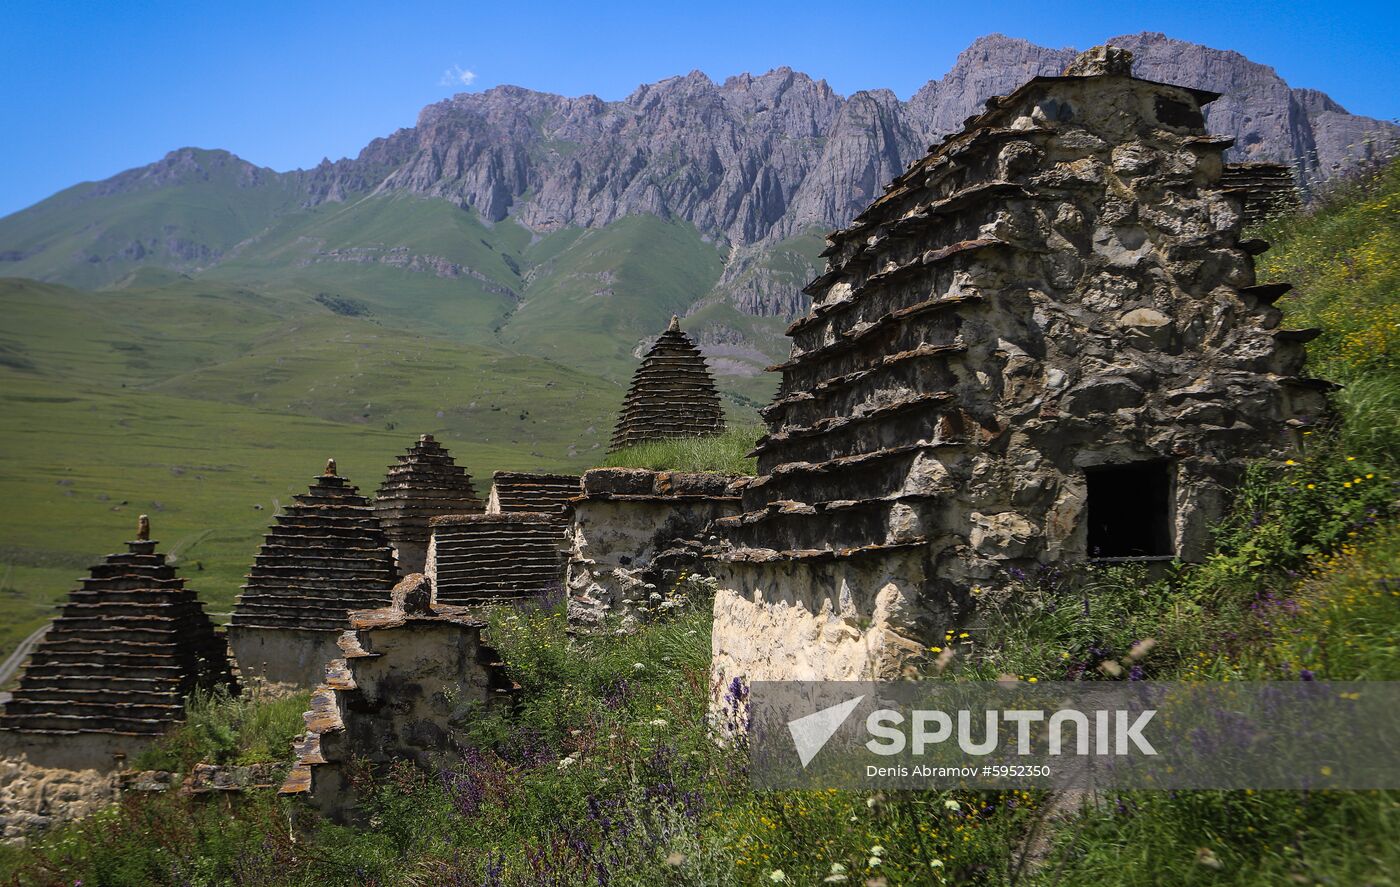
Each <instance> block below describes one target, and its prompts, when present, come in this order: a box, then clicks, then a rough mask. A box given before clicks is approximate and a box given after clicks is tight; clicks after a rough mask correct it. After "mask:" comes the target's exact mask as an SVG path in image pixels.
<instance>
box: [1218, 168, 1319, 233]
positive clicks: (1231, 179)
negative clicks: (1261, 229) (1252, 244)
mask: <svg viewBox="0 0 1400 887" xmlns="http://www.w3.org/2000/svg"><path fill="white" fill-rule="evenodd" d="M1220 188H1221V190H1224V191H1228V192H1232V193H1235V194H1238V195H1239V196H1240V197H1241V199H1242V200H1243V201H1244V224H1245V225H1246V226H1249V225H1253V224H1255V223H1257V222H1262V221H1264V220H1265V219H1268V218H1272V217H1273V216H1277V215H1280V214H1282V213H1287V212H1292V211H1293V210H1296V209H1297V208H1298V207H1299V206H1301V205H1302V198H1301V197H1300V196H1299V194H1298V182H1297V180H1296V179H1295V178H1294V176H1293V169H1292V167H1289V166H1287V165H1285V164H1282V163H1227V164H1225V169H1224V170H1223V171H1222V172H1221V174H1220Z"/></svg>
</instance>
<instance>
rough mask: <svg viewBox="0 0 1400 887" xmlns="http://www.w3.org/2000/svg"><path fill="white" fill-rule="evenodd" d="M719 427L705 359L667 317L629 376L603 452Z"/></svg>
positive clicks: (676, 322) (716, 399) (721, 420)
mask: <svg viewBox="0 0 1400 887" xmlns="http://www.w3.org/2000/svg"><path fill="white" fill-rule="evenodd" d="M723 431H724V409H723V407H721V406H720V402H719V393H718V392H717V391H716V390H715V383H714V379H712V378H711V377H710V371H709V369H708V368H707V367H706V366H705V358H704V356H702V355H701V354H700V349H699V348H697V347H696V346H695V343H694V342H693V341H691V339H690V337H689V336H687V335H686V334H685V333H683V332H681V326H680V319H679V318H677V317H675V316H672V317H671V325H670V326H669V327H667V328H666V331H665V332H664V333H662V334H661V337H660V338H659V339H657V340H656V344H655V345H653V346H651V350H650V351H648V352H647V355H646V357H645V358H643V359H642V365H641V366H639V367H637V372H636V373H635V374H633V376H632V387H631V388H630V389H628V391H627V397H626V399H625V400H624V401H623V402H622V415H621V416H619V417H618V420H617V427H616V428H615V429H613V437H612V444H611V445H610V446H609V448H608V449H609V452H612V451H614V450H618V449H621V448H622V447H626V446H631V445H632V444H636V443H641V442H642V441H647V440H661V439H663V438H670V437H701V436H703V435H707V434H719V433H721V432H723Z"/></svg>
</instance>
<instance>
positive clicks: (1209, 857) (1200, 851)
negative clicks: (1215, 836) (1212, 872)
mask: <svg viewBox="0 0 1400 887" xmlns="http://www.w3.org/2000/svg"><path fill="white" fill-rule="evenodd" d="M1196 863H1197V864H1198V865H1203V866H1205V867H1206V868H1208V869H1220V868H1224V866H1223V865H1222V864H1221V862H1220V858H1219V857H1217V856H1216V855H1215V851H1214V850H1211V849H1210V848H1209V847H1197V848H1196Z"/></svg>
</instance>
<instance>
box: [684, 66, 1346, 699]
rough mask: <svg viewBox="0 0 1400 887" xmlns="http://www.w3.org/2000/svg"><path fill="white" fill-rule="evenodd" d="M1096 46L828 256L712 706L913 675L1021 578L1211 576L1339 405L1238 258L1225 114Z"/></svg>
mask: <svg viewBox="0 0 1400 887" xmlns="http://www.w3.org/2000/svg"><path fill="white" fill-rule="evenodd" d="M1097 53H1098V55H1097V57H1094V56H1089V55H1086V56H1085V57H1081V59H1080V61H1079V62H1077V63H1076V64H1077V67H1075V68H1073V69H1072V70H1071V71H1070V72H1067V74H1066V75H1065V76H1060V77H1038V78H1035V79H1034V80H1031V81H1030V82H1028V83H1026V84H1025V85H1024V86H1022V87H1021V88H1019V89H1017V90H1016V91H1014V92H1013V93H1012V94H1011V95H1009V96H1005V97H1000V98H994V99H992V100H990V101H989V102H988V103H987V110H986V111H985V112H984V113H982V114H980V115H978V116H976V117H974V118H971V119H969V121H968V122H967V124H966V126H965V127H964V129H963V130H962V131H961V132H960V133H957V134H955V135H953V136H951V137H949V138H948V139H947V140H946V141H944V142H943V143H942V144H940V145H938V146H935V147H934V148H933V149H932V150H931V152H930V153H929V154H928V156H926V157H925V158H923V159H921V160H919V161H917V162H915V163H914V164H912V165H911V167H910V168H909V169H908V170H907V171H906V172H905V173H904V174H902V175H901V176H900V177H898V178H897V179H896V180H895V181H894V182H893V183H891V184H890V185H889V186H888V187H887V189H886V191H885V194H884V195H883V196H882V197H880V198H879V199H877V200H876V201H875V202H874V203H873V204H872V205H871V206H870V207H869V208H868V209H867V210H866V211H865V212H863V213H862V214H861V215H860V216H859V217H857V219H856V220H855V221H854V223H853V224H852V225H851V226H850V227H849V228H846V229H844V230H841V231H837V232H835V233H833V234H831V235H829V237H828V241H829V245H828V248H827V249H826V251H825V253H824V255H825V256H826V257H827V259H828V266H827V270H826V272H825V273H824V274H822V275H821V276H819V277H818V278H817V279H816V280H815V281H813V282H812V283H811V284H810V285H809V286H808V288H807V292H808V293H809V294H810V295H811V296H812V297H813V300H814V302H813V306H812V309H811V311H810V313H808V314H807V315H806V316H805V317H802V318H800V319H798V320H797V321H795V322H794V323H793V324H792V325H791V327H790V328H789V335H790V336H791V337H792V339H793V348H792V355H791V358H790V359H789V360H788V361H786V362H785V363H783V364H781V365H779V366H777V367H774V368H773V369H775V370H776V371H779V372H781V373H782V382H781V385H780V388H779V392H778V395H777V397H776V399H775V400H774V402H773V403H772V404H771V405H769V406H768V407H766V408H765V409H764V410H763V411H762V412H763V415H764V417H765V420H766V421H767V424H768V432H767V434H766V435H765V436H764V437H763V438H762V439H761V440H760V441H759V442H758V445H757V449H756V454H757V457H758V475H759V476H758V477H757V478H756V479H755V480H754V481H753V482H752V483H751V484H749V485H748V486H747V487H746V488H745V490H744V493H743V508H744V512H743V513H742V514H741V515H738V516H734V517H726V518H721V519H719V520H717V521H716V522H715V525H714V531H715V532H716V533H718V534H719V535H720V536H721V537H722V542H721V544H720V545H718V546H716V547H715V548H714V549H713V550H712V551H711V552H710V557H711V558H712V560H713V563H712V564H711V569H712V572H713V574H714V575H715V576H716V578H717V579H719V580H720V590H719V592H718V595H717V599H716V604H715V617H716V622H715V631H714V654H715V655H714V670H713V674H712V679H713V680H714V681H715V684H716V686H724V684H725V683H726V682H727V681H729V680H731V679H732V678H734V677H740V676H742V677H745V678H747V679H750V680H757V679H765V678H772V679H793V678H829V679H831V678H835V679H856V678H866V677H882V678H888V677H895V676H898V675H899V674H901V673H902V671H903V670H904V669H905V668H906V667H907V666H908V665H909V664H910V663H911V661H913V660H915V659H917V658H918V657H919V656H920V655H922V654H923V652H924V651H926V650H927V649H928V645H929V644H930V643H933V642H934V640H935V639H936V638H940V637H941V636H942V631H943V630H945V629H946V628H948V627H951V626H953V625H956V624H960V623H961V622H962V621H963V620H965V619H967V618H968V614H969V603H970V601H971V599H972V596H973V590H974V589H980V590H981V591H982V592H985V593H989V594H996V593H1000V590H1001V589H1005V588H1009V587H1010V586H1011V582H1012V580H1011V578H1010V577H1012V576H1013V575H1014V574H1015V571H1017V570H1027V571H1029V570H1032V569H1034V568H1035V567H1036V566H1037V565H1040V564H1046V563H1053V562H1059V561H1067V562H1073V561H1082V560H1085V559H1087V558H1090V557H1093V556H1115V555H1122V556H1125V557H1128V558H1132V559H1144V560H1149V561H1154V560H1168V559H1170V558H1172V557H1181V558H1183V559H1187V560H1191V559H1195V558H1199V557H1201V556H1202V555H1203V554H1204V552H1205V550H1206V542H1207V535H1206V534H1207V527H1208V526H1209V524H1210V523H1211V521H1212V520H1213V519H1214V518H1216V517H1217V516H1218V515H1220V514H1221V512H1222V509H1223V507H1224V503H1225V496H1226V492H1227V491H1228V490H1229V488H1230V487H1231V486H1232V485H1233V484H1234V483H1235V482H1236V481H1237V480H1238V477H1239V474H1240V471H1241V467H1242V465H1243V462H1244V460H1245V459H1246V458H1248V457H1253V456H1266V455H1271V454H1276V453H1279V452H1281V451H1284V450H1287V449H1288V448H1290V447H1292V446H1293V445H1295V443H1296V436H1295V435H1296V434H1297V433H1298V432H1299V431H1300V430H1301V429H1303V428H1305V427H1307V426H1308V425H1309V424H1310V423H1312V422H1314V421H1315V420H1316V419H1317V418H1318V417H1319V416H1320V415H1321V414H1322V413H1323V412H1324V410H1325V409H1326V404H1325V398H1324V387H1325V386H1323V385H1322V384H1321V383H1318V382H1315V381H1313V380H1309V379H1306V378H1304V377H1302V375H1301V371H1302V365H1303V359H1304V351H1303V345H1302V343H1303V342H1304V341H1306V340H1307V338H1308V337H1309V336H1310V335H1312V332H1311V331H1286V330H1280V329H1278V324H1279V320H1280V313H1279V311H1278V310H1277V309H1276V308H1274V307H1273V302H1274V300H1275V299H1277V298H1278V297H1279V295H1281V294H1282V293H1283V292H1285V291H1286V290H1287V285H1284V284H1273V283H1270V284H1262V285H1261V284H1260V283H1259V282H1258V281H1256V280H1255V275H1254V262H1253V258H1252V256H1253V254H1255V253H1257V252H1260V251H1262V250H1263V249H1266V248H1267V244H1264V243H1262V242H1258V241H1253V242H1243V243H1242V242H1241V241H1240V228H1241V222H1242V218H1241V215H1242V212H1241V199H1240V197H1239V195H1238V194H1236V193H1233V192H1231V191H1228V190H1224V189H1222V187H1221V184H1220V178H1221V171H1222V164H1221V160H1220V156H1221V152H1223V151H1224V150H1225V149H1226V148H1227V147H1229V144H1230V142H1229V140H1227V139H1220V138H1215V137H1212V136H1211V135H1209V134H1208V133H1207V132H1206V131H1205V129H1204V123H1203V118H1202V114H1201V110H1200V108H1201V105H1202V104H1204V103H1205V102H1208V101H1210V100H1211V99H1212V98H1214V95H1213V94H1211V93H1205V92H1201V91H1199V90H1192V89H1186V88H1182V87H1177V86H1171V85H1167V84H1161V83H1155V82H1150V81H1145V80H1138V79H1134V78H1132V77H1131V76H1130V75H1129V70H1130V67H1129V66H1130V59H1131V56H1130V54H1128V53H1126V52H1123V51H1121V50H1117V49H1113V48H1102V47H1101V48H1099V50H1098V51H1097ZM1115 471H1118V472H1123V473H1118V474H1115V473H1114V472H1115ZM1135 484H1141V486H1142V491H1141V493H1140V494H1139V491H1138V490H1136V489H1135V488H1134V485H1135ZM1125 509H1126V510H1125ZM1134 509H1136V510H1134ZM1139 523H1140V524H1141V525H1142V526H1143V527H1160V534H1158V535H1152V536H1151V538H1150V539H1149V538H1148V533H1149V531H1148V530H1144V531H1143V534H1141V536H1140V537H1133V536H1132V535H1131V534H1126V535H1125V534H1124V533H1122V532H1120V530H1121V529H1122V527H1124V526H1137V525H1138V524H1139ZM1150 532H1151V533H1152V534H1156V533H1157V531H1156V530H1155V529H1154V530H1151V531H1150ZM1091 545H1092V548H1093V550H1091ZM775 649H776V650H781V651H783V652H782V654H781V655H774V653H773V651H774V650H775Z"/></svg>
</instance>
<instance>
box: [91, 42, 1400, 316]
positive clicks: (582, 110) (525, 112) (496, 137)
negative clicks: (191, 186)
mask: <svg viewBox="0 0 1400 887" xmlns="http://www.w3.org/2000/svg"><path fill="white" fill-rule="evenodd" d="M1108 42H1110V43H1112V44H1114V45H1117V46H1121V47H1124V48H1126V49H1129V50H1131V51H1132V52H1133V53H1134V55H1135V56H1136V62H1135V71H1136V74H1137V76H1138V77H1142V78H1146V79H1152V80H1158V81H1162V82H1166V83H1174V84H1180V85H1183V86H1189V87H1196V88H1202V89H1207V90H1212V91H1216V92H1220V93H1223V95H1222V97H1221V98H1220V99H1218V100H1217V101H1215V102H1214V103H1212V104H1210V105H1209V106H1207V113H1206V116H1207V125H1208V128H1209V129H1210V131H1211V132H1213V133H1216V134H1218V135H1225V136H1231V137H1233V138H1234V139H1235V140H1236V143H1235V146H1234V147H1232V148H1231V149H1229V151H1228V152H1227V153H1226V155H1225V160H1226V161H1227V162H1237V161H1242V160H1254V161H1264V160H1267V161H1275V162H1282V163H1287V164H1289V165H1290V166H1292V167H1294V168H1295V169H1296V170H1297V172H1298V177H1299V180H1300V183H1301V184H1303V185H1304V186H1305V187H1306V186H1311V185H1315V184H1316V183H1318V182H1320V181H1322V180H1324V179H1326V178H1328V177H1329V176H1332V175H1335V174H1336V173H1338V172H1339V171H1342V170H1344V169H1345V168H1346V167H1348V166H1349V165H1352V164H1355V163H1356V162H1358V161H1359V160H1362V159H1364V158H1367V157H1369V156H1371V155H1374V154H1377V153H1380V152H1382V151H1384V150H1387V148H1388V147H1390V146H1394V145H1395V144H1397V143H1400V127H1397V126H1395V125H1394V124H1391V123H1386V122H1382V121H1379V120H1373V119H1370V118H1366V117H1359V116H1356V115H1353V114H1349V113H1347V111H1346V110H1345V109H1344V108H1342V107H1341V106H1340V105H1338V104H1337V103H1336V102H1334V101H1333V100H1332V99H1330V98H1329V97H1328V96H1326V95H1324V94H1322V93H1320V92H1317V91H1315V90H1309V89H1293V88H1290V87H1289V85H1288V84H1287V83H1285V82H1284V81H1283V80H1282V79H1281V78H1280V77H1279V76H1278V74H1277V73H1275V72H1274V70H1273V69H1272V68H1269V67H1267V66H1265V65H1260V64H1257V63H1255V62H1252V61H1250V60H1249V59H1247V58H1245V57H1244V56H1242V55H1240V54H1239V53H1237V52H1231V51H1227V50H1218V49H1212V48H1210V47H1206V46H1201V45H1198V44H1193V43H1185V42H1182V41H1179V40H1172V39H1170V38H1168V37H1166V36H1164V35H1162V34H1155V33H1143V34H1136V35H1129V36H1123V37H1115V38H1111V39H1110V40H1109V41H1108ZM1074 55H1075V51H1074V50H1073V49H1069V48H1065V49H1048V48H1046V47H1043V46H1037V45H1035V44H1033V43H1030V42H1028V41H1025V40H1019V39H1013V38H1009V37H1005V36H1002V35H999V34H994V35H991V36H987V37H982V38H979V39H978V40H976V41H974V42H973V44H972V45H971V46H969V47H968V48H967V49H966V50H965V51H964V52H963V53H962V54H961V55H959V57H958V59H957V61H956V63H955V64H954V65H953V67H952V69H951V70H949V71H948V73H947V74H946V75H944V76H943V77H942V79H939V80H931V81H929V82H928V83H927V84H926V85H925V86H924V87H923V88H921V89H920V90H918V92H916V93H915V94H914V95H913V96H912V97H910V98H909V100H907V101H902V100H900V99H899V98H898V97H897V96H895V95H894V94H893V93H892V92H890V91H889V90H872V91H862V92H858V93H856V94H854V95H852V96H849V97H842V96H840V95H837V94H836V93H834V92H833V91H832V90H831V88H830V87H829V86H828V85H827V84H826V83H825V82H824V81H820V80H813V79H812V78H811V77H808V76H807V75H806V74H802V73H800V72H797V71H793V70H791V69H789V68H778V69H776V70H773V71H769V72H768V73H766V74H763V75H761V76H751V75H748V74H743V75H739V76H736V77H731V78H729V79H728V80H726V81H724V82H723V83H715V82H713V81H711V80H710V79H709V78H708V77H706V76H705V75H704V74H702V73H700V72H698V71H696V72H692V73H690V74H688V75H686V76H684V77H673V78H670V79H667V80H662V81H660V82H659V83H654V84H649V85H644V86H641V87H638V89H637V90H636V91H635V92H633V93H632V94H631V95H630V96H628V97H627V98H626V99H623V100H622V101H616V102H605V101H603V100H601V99H599V98H598V97H596V96H582V97H579V98H565V97H562V96H557V95H549V94H546V93H539V92H534V91H531V90H528V89H522V88H520V87H515V86H501V87H496V88H494V89H490V90H486V91H484V92H480V93H463V94H460V95H456V96H453V97H452V98H450V99H447V100H445V101H442V102H438V103H436V104H433V105H430V106H428V107H427V108H425V109H423V111H422V112H421V114H420V115H419V119H418V122H417V125H416V126H414V127H412V128H408V129H402V130H399V131H398V132H395V133H393V134H392V135H389V136H387V137H385V138H381V139H376V140H374V141H373V142H371V143H370V144H369V145H368V146H366V147H365V149H364V150H363V151H362V152H361V153H360V155H359V156H358V157H356V158H354V159H342V160H339V161H335V162H331V161H329V160H326V161H322V163H321V164H320V165H318V166H317V167H315V168H314V169H310V170H304V171H303V170H298V171H294V172H290V173H284V174H279V173H275V172H273V171H271V170H265V169H259V168H257V167H255V166H253V165H252V164H248V163H246V162H244V161H242V160H239V159H238V158H236V157H233V156H232V155H229V154H227V153H226V152H194V151H190V150H182V151H177V152H172V153H171V155H169V156H168V157H166V158H165V159H164V160H162V161H160V162H158V163H156V164H152V165H151V166H148V167H143V168H141V169H138V170H130V171H128V172H125V173H122V174H120V175H118V176H115V177H113V178H111V179H109V180H107V181H106V182H102V183H98V185H97V186H95V187H94V188H92V189H89V190H86V191H84V192H83V195H82V196H81V198H78V199H86V198H87V197H90V196H97V195H101V194H104V193H111V192H114V191H123V190H136V189H147V188H158V187H162V186H164V185H166V184H179V183H181V182H189V181H191V180H200V179H207V178H208V177H211V176H215V177H219V178H220V179H221V180H224V181H227V180H229V179H234V180H236V182H237V184H238V185H239V186H240V187H247V188H256V187H266V188H280V189H284V190H286V191H287V192H288V197H289V199H290V200H293V201H295V202H297V203H300V204H301V205H304V206H312V205H316V204H319V203H322V202H327V201H343V200H348V199H351V198H354V197H358V196H363V195H365V194H369V193H374V192H376V191H378V192H400V193H411V194H417V195H422V196H427V197H440V198H444V199H447V200H450V201H452V202H454V203H457V204H458V205H461V206H464V207H472V208H474V209H475V210H476V211H477V212H479V213H480V214H481V215H482V216H483V217H484V218H485V219H487V220H489V221H500V220H502V219H504V218H506V217H507V216H514V217H515V218H516V219H517V220H518V221H519V222H521V223H522V224H524V225H526V226H527V227H530V228H532V229H534V230H536V231H540V232H546V231H550V230H555V229H557V228H561V227H568V226H582V227H598V226H602V225H606V224H608V223H610V222H613V221H616V220H617V219H619V218H622V217H624V216H629V215H638V214H652V215H656V216H659V217H661V218H667V219H678V220H681V221H684V222H687V223H690V224H693V225H694V226H695V227H696V228H697V229H698V230H699V231H700V232H701V233H702V234H703V235H704V236H706V237H708V238H712V239H713V240H714V241H715V242H716V243H717V244H718V245H720V246H723V247H729V248H730V250H729V254H730V256H731V259H732V261H731V263H730V264H731V266H732V267H727V268H726V271H725V275H724V279H723V280H722V281H721V284H720V286H719V287H717V289H716V293H715V294H714V298H719V299H724V300H727V301H729V302H730V303H731V304H733V305H735V306H736V307H737V308H739V310H741V311H744V312H746V313H749V314H756V315H787V316H794V315H795V314H797V313H800V311H802V310H804V309H805V307H806V302H805V298H804V297H801V296H800V295H798V294H795V293H794V291H793V288H792V287H791V285H790V283H789V281H788V279H787V278H788V276H790V273H797V274H798V275H799V276H802V274H804V273H806V272H805V270H801V271H799V270H794V271H792V272H790V273H783V272H775V271H773V270H772V268H771V267H770V266H771V265H773V264H774V262H773V260H774V254H773V250H775V249H780V247H778V243H779V242H780V241H782V240H784V239H787V238H792V237H794V236H796V235H801V234H806V233H811V232H821V231H826V230H829V229H832V228H836V227H840V226H842V225H845V224H847V223H848V222H850V221H851V219H852V218H853V217H854V216H855V214H856V213H857V212H858V211H859V210H860V209H861V208H862V207H864V206H865V205H867V204H868V203H869V202H870V201H871V200H873V199H874V198H875V197H877V196H878V195H879V193H880V189H881V188H882V187H883V186H884V184H885V183H886V182H888V181H890V180H891V179H892V178H894V176H896V175H897V174H898V173H900V172H901V171H903V170H904V168H905V167H906V166H907V165H908V164H909V163H910V162H911V161H913V160H915V159H917V158H919V157H921V156H922V155H923V154H924V152H925V150H926V149H927V147H928V146H929V145H930V144H931V143H933V142H937V141H939V140H940V139H942V138H943V137H944V136H946V135H948V134H949V133H952V132H954V131H956V130H957V129H959V128H960V127H961V125H962V123H963V121H964V120H965V119H966V118H967V117H969V116H970V115H972V114H974V113H977V112H980V111H981V110H982V108H983V107H984V103H985V102H986V100H987V99H988V98H990V97H992V96H995V95H1004V94H1006V93H1009V92H1011V91H1012V90H1013V89H1015V88H1016V87H1017V86H1019V85H1020V84H1022V83H1024V82H1025V81H1027V80H1028V79H1030V78H1032V77H1035V76H1037V75H1052V74H1059V73H1060V72H1061V71H1062V70H1063V69H1064V67H1065V66H1066V65H1067V64H1068V63H1069V62H1070V60H1071V59H1072V58H1073V57H1074ZM143 248H144V249H148V250H149V249H152V248H154V247H151V246H149V245H147V246H144V247H143ZM186 251H188V250H186ZM176 252H178V250H177V251H176ZM218 257H219V254H218V251H217V250H216V251H214V252H212V253H211V254H210V255H209V256H207V257H203V259H202V262H201V263H202V264H205V265H207V264H209V263H210V262H215V261H217V260H218ZM778 259H779V261H778V263H777V264H780V265H781V264H783V263H784V262H786V260H785V259H782V258H781V257H778ZM788 264H790V263H788ZM807 267H808V269H810V265H809V266H807Z"/></svg>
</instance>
